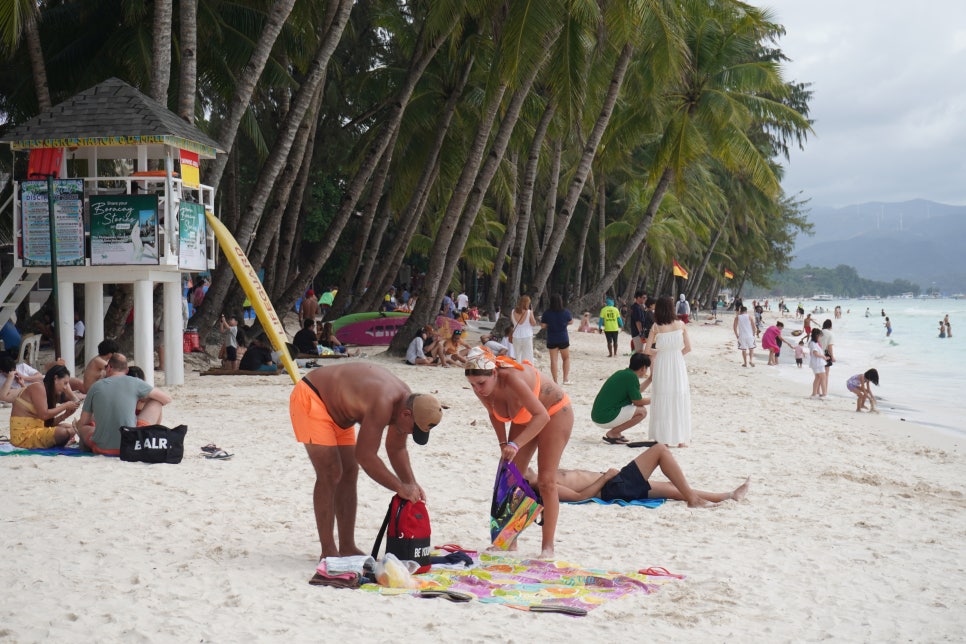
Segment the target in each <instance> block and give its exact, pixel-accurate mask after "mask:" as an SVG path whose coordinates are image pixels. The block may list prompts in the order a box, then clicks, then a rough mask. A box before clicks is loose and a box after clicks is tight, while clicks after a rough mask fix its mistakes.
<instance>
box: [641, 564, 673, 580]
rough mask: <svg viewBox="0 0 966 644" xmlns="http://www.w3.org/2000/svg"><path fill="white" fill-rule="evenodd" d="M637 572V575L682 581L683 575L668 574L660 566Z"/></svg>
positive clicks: (666, 570)
mask: <svg viewBox="0 0 966 644" xmlns="http://www.w3.org/2000/svg"><path fill="white" fill-rule="evenodd" d="M637 572H638V574H641V575H647V576H648V577H674V578H675V579H684V575H675V574H674V573H673V572H668V569H667V568H662V567H661V566H654V567H652V568H644V569H643V570H638V571H637Z"/></svg>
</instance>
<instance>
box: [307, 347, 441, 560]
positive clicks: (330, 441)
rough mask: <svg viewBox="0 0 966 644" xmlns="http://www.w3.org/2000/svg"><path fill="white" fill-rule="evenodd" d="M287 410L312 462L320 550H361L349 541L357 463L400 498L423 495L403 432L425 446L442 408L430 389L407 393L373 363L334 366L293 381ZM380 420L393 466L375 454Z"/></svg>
mask: <svg viewBox="0 0 966 644" xmlns="http://www.w3.org/2000/svg"><path fill="white" fill-rule="evenodd" d="M289 413H290V414H291V417H292V427H293V428H294V429H295V438H296V440H298V442H300V443H304V444H305V451H306V452H308V455H309V460H311V461H312V466H313V467H314V468H315V490H314V492H313V495H312V504H313V507H314V509H315V523H316V527H317V528H318V531H319V542H320V543H321V545H322V556H323V557H337V556H343V557H347V556H351V555H361V554H366V553H364V552H363V551H362V550H360V549H359V548H358V547H356V544H355V523H356V505H357V502H356V482H357V480H358V477H359V466H360V465H361V466H362V469H363V470H365V472H366V474H368V475H369V476H370V477H371V478H372V480H373V481H375V482H376V483H378V484H379V485H382V486H383V487H385V488H388V489H390V490H392V491H393V492H396V493H397V494H398V495H399V496H401V497H403V498H404V499H406V500H408V501H414V502H415V501H422V500H425V498H426V494H425V493H424V492H423V488H421V487H420V486H419V484H418V483H416V477H415V476H414V475H413V469H412V466H411V465H410V463H409V452H408V451H407V450H406V438H407V437H408V436H410V435H412V437H413V441H414V442H415V443H417V444H418V445H425V444H426V441H428V440H429V430H430V429H432V428H433V427H435V426H436V425H437V424H439V422H440V421H441V420H442V418H443V408H442V406H441V405H440V404H439V401H438V400H436V398H434V397H433V396H430V395H428V394H414V393H412V392H411V391H410V390H409V386H408V385H407V384H406V383H404V382H403V381H402V380H400V379H399V378H397V377H396V376H394V375H392V374H391V373H389V372H388V371H386V370H385V369H383V368H382V367H377V366H375V365H373V364H369V363H355V364H346V365H335V366H332V367H325V368H324V369H322V368H319V369H314V370H312V371H310V372H309V373H308V374H307V375H306V376H305V377H304V378H302V380H300V381H299V382H298V384H296V385H295V389H294V390H293V391H292V395H291V397H290V398H289ZM357 424H358V425H359V438H358V440H357V439H356V431H355V426H356V425H357ZM387 427H388V428H389V431H388V432H386V440H385V444H386V456H387V457H388V458H389V464H390V465H391V466H392V470H390V469H389V468H388V467H386V464H385V463H384V462H383V461H382V459H381V458H379V454H378V452H379V445H380V443H382V434H383V430H385V429H386V428H387ZM336 523H338V526H339V545H338V546H337V545H336V542H335V537H334V534H333V528H334V527H335V524H336Z"/></svg>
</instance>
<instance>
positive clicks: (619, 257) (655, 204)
mask: <svg viewBox="0 0 966 644" xmlns="http://www.w3.org/2000/svg"><path fill="white" fill-rule="evenodd" d="M671 178H672V172H671V169H670V168H666V169H665V170H664V173H663V174H662V175H661V178H660V179H659V180H658V182H657V186H655V188H654V194H653V195H651V200H650V202H649V203H648V204H647V208H646V209H645V211H644V217H643V218H642V219H641V223H640V224H638V226H637V228H636V229H635V231H634V234H633V235H631V237H630V238H629V239H628V240H627V241H626V242H625V243H624V246H623V247H622V248H621V250H620V251H619V252H618V253H617V254H616V256H614V257H612V258H611V259H610V261H609V262H608V268H607V270H606V271H605V272H604V274H603V275H601V276H600V277H599V278H598V280H597V282H596V283H595V284H594V286H592V287H591V288H590V289H589V290H588V292H587V294H586V297H588V298H591V299H596V300H599V299H600V298H602V297H603V296H604V293H605V292H606V291H607V289H609V288H610V287H611V285H613V283H614V280H616V279H617V276H618V275H619V274H620V272H621V271H622V270H623V269H624V265H625V264H627V262H628V261H629V260H630V258H631V257H632V256H633V255H634V252H635V251H636V250H637V248H638V247H639V246H640V245H641V242H643V241H644V239H645V238H646V237H647V231H648V230H650V228H651V223H652V222H653V221H654V215H655V214H657V209H658V208H659V207H660V205H661V201H663V199H664V195H666V194H667V191H668V189H669V188H670V186H671Z"/></svg>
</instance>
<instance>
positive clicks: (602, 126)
mask: <svg viewBox="0 0 966 644" xmlns="http://www.w3.org/2000/svg"><path fill="white" fill-rule="evenodd" d="M633 54H634V48H633V47H632V46H631V45H629V44H628V45H625V46H624V48H623V49H622V50H621V53H620V56H618V58H617V62H616V64H615V65H614V72H613V73H612V74H611V80H610V85H609V86H608V88H607V94H606V95H605V96H604V102H603V105H601V108H600V114H599V115H598V117H597V121H596V122H595V123H594V128H593V129H592V130H591V132H590V136H589V137H588V139H587V143H586V144H584V151H583V155H582V156H581V158H580V162H579V163H578V165H577V171H576V172H575V173H574V178H573V179H572V180H571V182H570V189H569V190H568V191H567V196H566V198H565V199H564V202H563V204H562V205H561V207H560V215H559V218H558V220H557V222H556V225H555V226H554V231H553V234H552V235H551V237H550V244H549V248H548V250H547V251H546V252H545V253H544V256H543V260H542V261H541V262H540V266H539V267H538V268H537V274H536V276H535V278H534V284H533V286H534V293H535V295H536V296H538V297H539V296H540V295H542V294H543V291H544V289H545V288H546V284H547V279H548V278H549V277H550V272H551V271H552V270H553V266H554V264H555V263H556V261H557V253H559V252H560V247H561V245H563V241H564V237H565V236H566V234H567V227H568V226H569V225H570V218H571V217H572V216H573V210H574V208H575V207H576V206H577V200H578V199H579V198H580V194H581V193H582V192H583V190H584V182H585V181H586V180H587V175H588V174H590V169H591V163H592V162H593V160H594V156H596V154H597V147H598V146H599V145H600V140H601V138H603V136H604V130H606V129H607V124H608V123H609V122H610V117H611V115H612V114H613V113H614V105H615V104H616V103H617V98H618V96H620V90H621V85H623V83H624V76H625V75H626V74H627V68H628V66H629V65H630V62H631V57H632V55H633ZM638 243H640V242H638ZM636 246H637V244H635V247H636ZM538 297H537V298H534V299H538Z"/></svg>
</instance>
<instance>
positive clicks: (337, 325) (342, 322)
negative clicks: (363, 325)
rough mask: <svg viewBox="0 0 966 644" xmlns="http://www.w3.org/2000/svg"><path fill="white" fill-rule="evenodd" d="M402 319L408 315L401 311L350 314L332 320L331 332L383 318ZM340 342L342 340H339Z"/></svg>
mask: <svg viewBox="0 0 966 644" xmlns="http://www.w3.org/2000/svg"><path fill="white" fill-rule="evenodd" d="M397 317H403V318H408V317H409V314H408V313H405V312H403V311H390V312H388V313H387V312H385V311H363V312H362V313H350V314H349V315H343V316H342V317H340V318H336V319H335V320H332V330H333V331H338V330H339V329H341V328H342V327H344V326H348V325H350V324H352V323H353V322H365V321H366V320H379V319H383V318H397ZM339 339H340V340H342V338H341V337H340V338H339Z"/></svg>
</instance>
